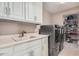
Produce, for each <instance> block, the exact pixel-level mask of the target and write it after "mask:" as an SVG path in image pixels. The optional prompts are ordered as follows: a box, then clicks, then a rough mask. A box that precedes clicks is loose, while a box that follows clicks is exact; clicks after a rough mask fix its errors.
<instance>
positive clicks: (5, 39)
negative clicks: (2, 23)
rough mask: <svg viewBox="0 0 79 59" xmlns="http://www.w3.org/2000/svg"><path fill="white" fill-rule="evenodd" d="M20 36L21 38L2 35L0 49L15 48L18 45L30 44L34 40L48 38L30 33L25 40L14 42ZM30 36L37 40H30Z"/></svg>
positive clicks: (15, 35)
mask: <svg viewBox="0 0 79 59" xmlns="http://www.w3.org/2000/svg"><path fill="white" fill-rule="evenodd" d="M18 36H19V34H14V35H1V36H0V48H5V47H9V46H13V45H16V44H20V43H24V42H30V41H33V40H37V39H41V38H44V37H48V35H41V34H36V33H28V34H25V36H24V40H19V41H14V40H13V39H18ZM30 36H36V37H35V38H29V37H30Z"/></svg>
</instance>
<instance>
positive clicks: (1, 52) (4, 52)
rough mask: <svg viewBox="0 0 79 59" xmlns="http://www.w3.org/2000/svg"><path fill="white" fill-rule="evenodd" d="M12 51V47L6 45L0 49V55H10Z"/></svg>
mask: <svg viewBox="0 0 79 59" xmlns="http://www.w3.org/2000/svg"><path fill="white" fill-rule="evenodd" d="M13 52H14V49H13V47H8V48H7V47H6V48H1V49H0V56H12V55H13Z"/></svg>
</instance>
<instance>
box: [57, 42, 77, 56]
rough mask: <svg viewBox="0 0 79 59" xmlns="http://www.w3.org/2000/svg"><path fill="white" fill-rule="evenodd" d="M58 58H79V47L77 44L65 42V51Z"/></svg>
mask: <svg viewBox="0 0 79 59" xmlns="http://www.w3.org/2000/svg"><path fill="white" fill-rule="evenodd" d="M58 56H79V45H78V44H77V43H67V42H64V49H63V50H62V51H61V52H60V53H59V55H58Z"/></svg>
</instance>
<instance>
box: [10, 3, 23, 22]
mask: <svg viewBox="0 0 79 59" xmlns="http://www.w3.org/2000/svg"><path fill="white" fill-rule="evenodd" d="M9 8H10V10H9V12H10V15H9V16H10V17H11V18H13V19H16V21H24V3H23V2H10V3H9Z"/></svg>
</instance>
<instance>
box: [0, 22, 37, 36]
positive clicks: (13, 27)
mask: <svg viewBox="0 0 79 59" xmlns="http://www.w3.org/2000/svg"><path fill="white" fill-rule="evenodd" d="M35 27H36V25H34V24H29V23H21V22H13V21H0V35H2V34H16V33H20V32H21V31H23V30H24V31H26V32H34V30H35Z"/></svg>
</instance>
